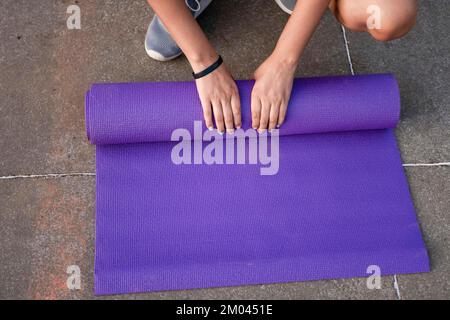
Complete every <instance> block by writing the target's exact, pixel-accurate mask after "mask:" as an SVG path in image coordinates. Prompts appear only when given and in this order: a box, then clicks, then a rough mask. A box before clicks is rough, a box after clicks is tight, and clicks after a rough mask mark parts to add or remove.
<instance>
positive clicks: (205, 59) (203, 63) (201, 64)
mask: <svg viewBox="0 0 450 320" xmlns="http://www.w3.org/2000/svg"><path fill="white" fill-rule="evenodd" d="M218 58H219V55H218V54H217V53H216V52H215V51H212V52H207V53H199V54H194V55H191V56H190V57H188V60H189V63H190V64H191V67H192V70H193V71H194V72H195V73H197V72H200V71H203V70H205V69H206V68H208V67H209V66H211V65H212V64H213V63H214V62H216V61H217V59H218Z"/></svg>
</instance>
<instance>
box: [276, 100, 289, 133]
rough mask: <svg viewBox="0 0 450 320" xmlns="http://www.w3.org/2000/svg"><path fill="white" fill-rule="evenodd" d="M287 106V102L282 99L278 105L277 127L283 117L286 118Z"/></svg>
mask: <svg viewBox="0 0 450 320" xmlns="http://www.w3.org/2000/svg"><path fill="white" fill-rule="evenodd" d="M287 108H288V104H287V103H286V102H284V101H282V102H281V106H280V112H279V115H278V127H280V126H281V125H282V124H283V122H284V119H285V118H286V113H287Z"/></svg>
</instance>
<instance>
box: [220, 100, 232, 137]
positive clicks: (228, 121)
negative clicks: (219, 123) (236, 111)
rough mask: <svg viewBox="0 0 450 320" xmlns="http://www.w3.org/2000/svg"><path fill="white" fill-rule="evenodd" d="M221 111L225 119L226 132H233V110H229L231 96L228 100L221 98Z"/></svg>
mask: <svg viewBox="0 0 450 320" xmlns="http://www.w3.org/2000/svg"><path fill="white" fill-rule="evenodd" d="M221 104H222V111H223V117H224V119H225V128H226V129H227V132H228V133H233V132H234V121H233V111H232V110H231V98H230V99H229V100H222V103H221Z"/></svg>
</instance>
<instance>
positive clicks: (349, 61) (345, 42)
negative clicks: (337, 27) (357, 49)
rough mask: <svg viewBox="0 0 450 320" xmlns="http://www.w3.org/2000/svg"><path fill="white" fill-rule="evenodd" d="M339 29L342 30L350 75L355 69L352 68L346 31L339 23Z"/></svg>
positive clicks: (353, 73)
mask: <svg viewBox="0 0 450 320" xmlns="http://www.w3.org/2000/svg"><path fill="white" fill-rule="evenodd" d="M341 30H342V37H343V38H344V45H345V51H346V52H347V61H348V65H349V67H350V72H351V74H352V75H355V69H354V68H353V61H352V55H351V53H350V46H349V45H348V40H347V31H346V30H345V27H344V26H343V25H341Z"/></svg>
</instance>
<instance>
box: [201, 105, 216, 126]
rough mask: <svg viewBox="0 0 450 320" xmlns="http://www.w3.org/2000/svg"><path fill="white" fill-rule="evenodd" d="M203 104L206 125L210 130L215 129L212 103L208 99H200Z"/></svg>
mask: <svg viewBox="0 0 450 320" xmlns="http://www.w3.org/2000/svg"><path fill="white" fill-rule="evenodd" d="M200 100H201V103H202V109H203V118H204V119H205V125H206V127H207V128H208V129H209V130H213V129H214V123H213V113H212V108H211V101H209V100H207V99H200Z"/></svg>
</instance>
